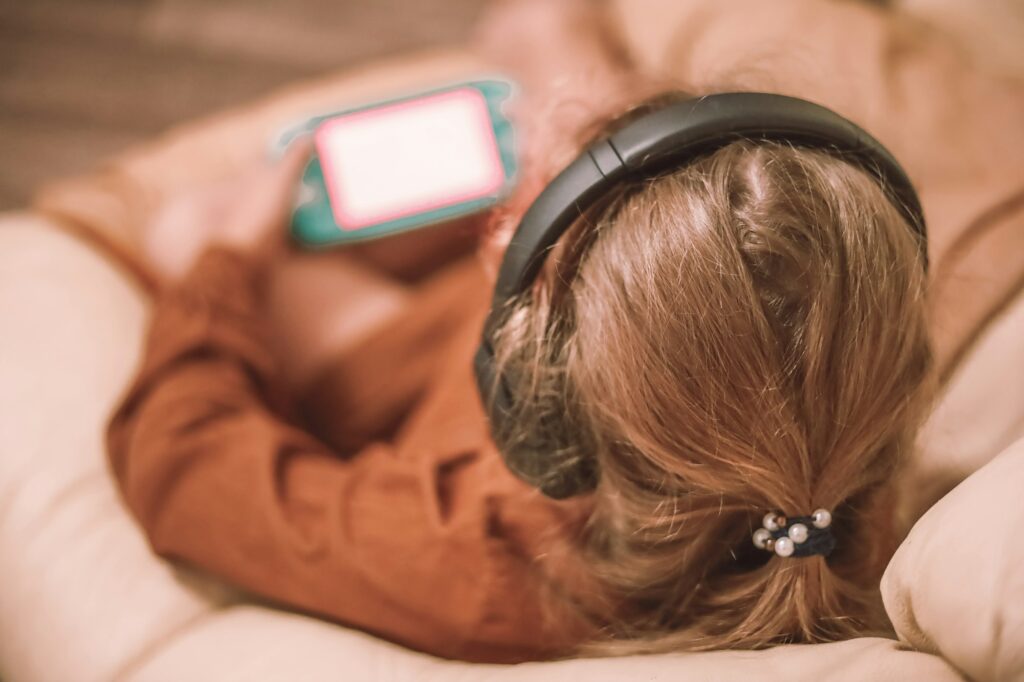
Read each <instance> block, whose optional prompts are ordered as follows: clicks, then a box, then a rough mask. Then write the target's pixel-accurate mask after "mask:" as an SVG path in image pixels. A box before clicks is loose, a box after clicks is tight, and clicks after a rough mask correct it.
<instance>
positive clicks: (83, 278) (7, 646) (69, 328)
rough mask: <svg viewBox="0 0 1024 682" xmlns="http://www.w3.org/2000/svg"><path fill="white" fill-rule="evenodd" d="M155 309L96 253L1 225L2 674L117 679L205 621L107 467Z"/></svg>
mask: <svg viewBox="0 0 1024 682" xmlns="http://www.w3.org/2000/svg"><path fill="white" fill-rule="evenodd" d="M145 321H146V312H145V307H144V305H143V301H142V299H141V298H140V297H139V295H138V294H137V293H136V292H135V291H133V290H132V289H131V288H130V287H129V285H128V284H127V282H126V280H125V278H123V277H122V276H121V275H120V273H118V272H117V271H116V270H114V269H113V268H111V267H110V265H109V263H107V262H105V261H104V260H103V259H102V258H101V257H99V256H98V255H96V253H95V252H93V251H92V250H90V249H89V248H87V247H86V246H84V245H83V244H81V243H80V242H78V241H77V240H75V239H73V238H71V237H69V236H67V235H66V234H65V233H63V232H60V231H56V230H54V229H52V228H47V227H46V225H45V224H44V223H43V221H41V220H39V219H36V218H32V217H30V216H28V215H20V216H18V215H15V216H11V215H7V216H4V217H3V218H2V219H0V329H2V330H3V332H2V333H0V674H2V675H3V677H4V679H5V680H7V681H8V682H11V681H16V680H82V681H88V680H108V679H112V678H113V677H114V676H115V675H116V673H117V671H118V670H119V669H120V668H121V667H122V666H123V665H124V664H125V661H128V660H131V659H132V658H135V657H137V656H141V655H143V654H144V653H145V652H147V651H148V650H149V648H150V647H151V646H152V644H153V642H154V641H158V640H159V639H160V638H161V637H163V636H164V635H166V634H168V633H170V632H173V631H175V630H177V629H179V628H181V627H183V626H184V625H185V624H186V623H189V622H191V621H192V620H193V619H195V618H197V617H198V616H200V615H202V614H203V613H205V612H207V611H209V609H210V604H211V603H214V602H215V601H216V600H214V602H211V598H212V597H211V595H208V594H207V595H204V594H203V593H201V592H198V591H196V590H195V589H193V588H192V587H191V586H190V585H188V584H186V583H185V582H183V578H182V576H181V575H179V574H177V573H176V572H175V571H174V570H173V569H171V567H169V566H168V565H167V564H164V563H162V562H159V561H154V559H153V556H152V554H151V553H150V552H149V548H148V547H147V546H146V543H145V542H144V540H143V538H142V537H141V535H140V534H139V533H138V531H137V530H136V527H135V525H134V524H133V522H132V520H131V519H130V518H129V517H128V516H127V515H126V514H125V513H124V512H123V510H122V508H121V505H120V501H119V500H118V498H117V495H116V492H115V490H114V487H113V486H112V485H111V481H110V478H109V476H108V475H107V471H106V464H105V461H104V456H103V451H104V448H103V441H102V438H103V429H104V425H105V422H106V419H107V416H108V413H109V412H110V411H111V410H112V408H113V405H114V401H115V400H116V398H117V396H118V394H119V393H120V392H121V391H122V390H123V389H124V387H125V385H126V382H127V381H128V378H129V376H130V373H131V372H132V370H133V366H134V365H135V362H136V359H137V358H138V354H139V342H140V338H141V333H142V330H143V326H144V324H145Z"/></svg>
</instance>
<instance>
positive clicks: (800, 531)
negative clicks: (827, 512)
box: [789, 523, 807, 545]
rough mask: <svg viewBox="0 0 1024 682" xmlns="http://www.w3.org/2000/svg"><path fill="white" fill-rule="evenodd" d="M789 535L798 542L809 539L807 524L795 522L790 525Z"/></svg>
mask: <svg viewBox="0 0 1024 682" xmlns="http://www.w3.org/2000/svg"><path fill="white" fill-rule="evenodd" d="M789 537H790V539H791V540H792V541H793V542H795V543H796V544H798V545H799V544H800V543H801V542H805V541H806V540H807V526H805V525H804V524H802V523H794V524H793V525H792V526H790V527H789Z"/></svg>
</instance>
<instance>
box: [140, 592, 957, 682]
mask: <svg viewBox="0 0 1024 682" xmlns="http://www.w3.org/2000/svg"><path fill="white" fill-rule="evenodd" d="M198 679H211V680H219V681H220V682H234V681H238V682H241V681H242V680H303V682H321V681H322V682H329V681H335V680H366V681H375V680H389V681H390V680H395V681H398V680H403V681H404V680H416V681H434V682H522V681H525V680H531V681H536V680H571V679H579V680H587V682H631V681H632V680H659V679H665V680H674V681H675V682H691V681H692V682H704V681H706V680H715V681H716V682H732V681H735V682H748V681H749V680H759V681H760V682H772V681H773V680H778V681H779V682H783V681H784V682H800V681H801V680H806V681H808V682H811V681H812V680H813V681H814V682H863V681H864V680H871V681H872V682H884V681H887V680H892V681H893V682H904V681H905V680H929V681H930V682H932V681H934V682H941V681H943V680H960V679H961V678H960V676H959V675H958V674H956V673H955V672H954V671H953V670H952V669H951V668H950V667H949V666H948V665H947V664H946V663H945V662H944V661H943V660H942V659H940V658H936V657H934V656H928V655H925V654H921V653H917V652H914V651H908V650H906V649H903V648H902V647H900V645H899V643H898V642H896V641H894V640H888V639H875V638H863V639H855V640H850V641H847V642H837V643H833V644H815V645H805V646H787V647H779V648H776V649H770V650H767V651H756V652H752V651H718V652H711V653H689V654H675V655H665V656H633V657H628V658H615V659H586V660H574V661H563V662H558V663H529V664H523V665H517V666H498V665H489V666H485V665H475V664H469V663H458V662H454V661H441V660H438V659H434V658H431V657H429V656H424V655H422V654H416V653H413V652H411V651H408V650H405V649H401V648H399V647H396V646H394V645H391V644H387V643H385V642H381V641H379V640H376V639H373V638H372V637H370V636H368V635H364V634H361V633H356V632H347V631H344V630H340V629H338V628H336V627H333V626H331V625H328V624H326V623H322V622H318V621H314V620H310V619H307V618H303V617H301V616H295V615H286V614H281V613H275V612H272V611H268V610H265V609H260V608H255V607H236V608H232V609H228V610H226V611H223V612H221V613H218V614H217V615H215V616H213V617H211V618H207V619H204V620H203V621H202V622H201V623H197V624H196V625H195V626H194V627H191V628H189V630H188V631H187V632H185V633H183V634H182V635H181V636H180V637H178V638H176V639H175V640H174V641H172V642H169V643H167V644H166V645H165V646H163V647H162V648H161V649H160V650H159V651H158V652H156V653H155V654H154V655H153V656H152V657H151V658H150V659H149V660H148V661H147V662H146V663H144V664H142V665H141V666H140V667H138V668H137V669H135V670H134V672H133V674H132V675H130V676H129V677H128V678H127V682H164V681H170V680H198Z"/></svg>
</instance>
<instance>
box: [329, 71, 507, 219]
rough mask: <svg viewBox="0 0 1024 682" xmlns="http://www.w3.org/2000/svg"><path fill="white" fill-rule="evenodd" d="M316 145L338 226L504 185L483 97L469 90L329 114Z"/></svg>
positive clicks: (444, 203)
mask: <svg viewBox="0 0 1024 682" xmlns="http://www.w3.org/2000/svg"><path fill="white" fill-rule="evenodd" d="M316 149H317V154H318V156H319V158H320V165H321V168H322V170H323V175H324V184H325V185H326V188H327V195H328V198H329V200H330V204H331V211H332V212H333V214H334V219H335V222H336V223H337V224H338V226H339V227H341V228H342V229H343V230H359V229H361V228H365V227H370V226H373V225H377V224H380V223H383V222H387V221H391V220H396V219H399V218H404V217H407V216H411V215H415V214H418V213H423V212H427V211H431V210H434V209H438V208H442V207H445V206H450V205H455V204H460V203H462V202H466V201H471V200H474V199H479V198H482V197H487V196H493V195H495V194H496V193H498V192H499V191H500V190H501V188H502V187H503V185H504V183H505V171H504V167H503V165H502V160H501V154H500V151H499V149H498V142H497V140H496V138H495V134H494V129H493V126H492V124H491V119H490V114H489V112H488V108H487V101H486V100H485V99H484V96H483V95H482V94H481V93H480V92H479V91H478V90H476V89H474V88H469V87H467V88H458V89H455V90H450V91H446V92H441V93H436V94H431V95H426V96H424V97H420V98H416V99H411V100H405V101H401V102H396V103H390V104H385V105H382V106H379V107H373V108H370V109H364V110H361V111H357V112H353V113H351V114H345V115H342V116H339V117H336V118H332V119H329V120H327V121H325V122H324V123H322V124H321V125H320V126H319V127H318V128H317V130H316Z"/></svg>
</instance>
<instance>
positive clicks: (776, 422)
mask: <svg viewBox="0 0 1024 682" xmlns="http://www.w3.org/2000/svg"><path fill="white" fill-rule="evenodd" d="M646 108H650V106H648V107H646ZM513 212H514V211H513ZM919 249H920V245H919V244H918V242H917V239H916V237H915V236H914V233H913V231H912V230H911V228H910V226H909V225H908V224H907V223H906V222H905V221H904V219H903V218H902V217H901V216H900V213H899V212H898V211H897V210H896V208H895V207H894V206H893V205H892V204H891V202H890V200H889V199H888V198H887V197H886V195H885V193H884V192H883V190H882V188H881V187H880V186H879V184H878V182H877V181H876V180H875V179H873V178H872V177H870V176H869V175H868V174H867V173H865V172H864V171H863V170H861V169H859V168H857V167H855V166H853V165H851V164H849V163H846V162H844V161H843V160H841V159H838V158H835V157H833V156H831V155H829V154H827V153H823V152H819V151H813V150H807V149H798V148H793V147H790V146H787V145H782V144H775V143H763V142H762V143H755V142H749V141H741V142H737V143H734V144H732V145H729V146H728V147H725V148H724V149H721V150H719V151H718V152H716V153H714V154H712V155H710V156H707V157H705V158H702V159H699V160H697V161H695V162H694V163H692V164H690V165H688V166H687V167H685V168H682V169H679V170H676V171H673V172H670V173H666V174H664V175H662V176H660V177H657V178H654V179H650V180H648V181H645V182H642V183H640V184H635V185H630V186H626V187H623V188H621V189H620V190H618V191H616V192H615V193H614V195H613V196H609V197H607V198H606V200H605V201H604V202H603V203H602V205H601V206H599V207H597V208H596V209H595V210H593V211H590V212H589V213H588V214H587V215H585V216H583V217H582V218H581V219H580V220H579V221H578V222H577V224H576V225H574V227H573V228H572V229H571V230H570V232H569V233H568V234H567V235H566V236H565V237H563V239H562V241H561V242H560V244H559V246H558V248H557V249H556V251H555V252H554V253H553V254H552V256H551V257H550V258H549V261H548V263H547V265H546V267H545V270H544V271H543V273H542V275H541V276H540V277H539V278H538V281H537V282H536V284H535V285H534V287H533V288H532V290H531V291H530V292H529V293H528V294H526V295H524V296H522V297H521V298H520V299H519V300H517V301H516V302H515V304H514V305H513V306H512V308H511V309H510V310H509V314H508V317H507V320H506V322H505V324H504V325H503V326H502V327H501V329H500V330H499V331H498V333H497V334H496V352H497V356H498V362H499V364H500V365H501V366H502V373H503V374H504V375H505V376H506V377H510V378H511V380H512V381H513V382H514V383H513V385H512V389H513V391H514V393H515V395H516V396H517V399H518V402H517V406H516V409H517V413H516V415H515V418H514V419H511V420H509V421H510V422H512V423H514V427H512V428H511V429H509V430H507V431H506V432H504V433H498V434H496V436H495V437H496V441H497V444H498V446H499V448H501V447H508V446H512V445H517V446H518V445H520V444H521V443H522V442H523V441H529V442H530V443H532V444H534V445H537V446H539V447H543V448H547V449H549V450H550V451H552V452H554V451H556V450H557V451H558V452H559V453H560V454H562V455H567V456H568V457H570V458H572V457H574V456H578V457H592V458H595V459H596V461H597V463H598V467H599V470H600V478H599V481H598V485H597V489H596V491H595V492H594V494H593V495H592V496H591V499H590V500H589V504H592V512H591V514H590V517H589V521H588V522H587V525H586V528H585V531H584V533H583V534H582V536H581V537H580V538H578V539H577V540H575V541H574V543H573V545H572V546H571V554H572V555H573V556H574V557H575V558H576V559H577V565H578V566H579V570H580V571H581V572H582V574H583V575H584V576H585V580H586V582H587V584H588V585H589V592H588V596H587V597H586V598H585V599H584V603H582V604H579V605H577V607H576V613H577V615H582V616H583V617H585V618H586V619H587V620H588V621H589V622H590V623H591V624H592V625H594V626H596V627H597V628H598V631H599V632H600V633H601V634H600V636H599V638H598V640H597V641H595V642H591V643H590V645H589V646H588V651H589V652H590V653H594V652H606V653H632V652H653V651H667V650H679V649H713V648H726V647H728V648H740V647H742V648H755V647H762V646H767V645H770V644H774V643H780V642H814V641H825V640H835V639H842V638H847V637H851V636H856V635H862V634H865V633H870V632H878V631H881V630H883V629H885V627H886V621H885V617H884V613H883V611H882V609H881V604H880V597H879V595H878V589H877V586H878V581H879V578H880V576H881V572H882V570H883V568H884V566H885V564H886V562H887V560H888V557H889V556H890V555H891V553H892V551H893V550H894V548H895V543H896V538H895V537H894V532H893V529H892V523H891V508H892V500H891V499H890V498H891V494H892V493H891V491H892V486H891V483H892V480H893V477H894V475H895V473H896V471H897V467H898V465H899V462H900V460H901V458H902V457H903V456H904V454H905V453H906V452H907V451H908V450H909V448H910V447H911V444H912V441H913V438H914V434H915V432H916V430H917V427H918V425H919V423H920V421H921V419H922V417H923V415H924V413H925V410H926V406H927V403H928V398H929V394H930V392H929V390H928V384H929V381H928V378H929V376H930V368H931V353H930V348H929V343H928V338H927V334H926V328H925V302H924V291H925V278H924V272H923V267H922V260H921V256H920V251H919ZM820 507H824V508H827V509H831V510H832V511H833V516H834V519H835V520H834V523H833V533H834V534H835V536H836V539H837V548H836V550H835V551H834V552H833V553H832V554H831V556H829V557H828V558H827V559H826V558H824V557H821V556H814V557H809V558H801V559H793V558H789V559H785V558H779V557H775V556H774V555H772V554H770V553H768V552H764V551H762V550H758V549H756V548H755V547H754V546H753V544H752V542H751V533H752V531H753V530H754V529H755V528H757V527H758V526H759V525H760V520H761V518H762V516H763V515H764V514H765V513H766V512H768V511H779V512H782V513H784V514H786V515H790V516H795V515H806V514H809V513H810V512H811V511H812V510H814V509H816V508H820Z"/></svg>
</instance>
